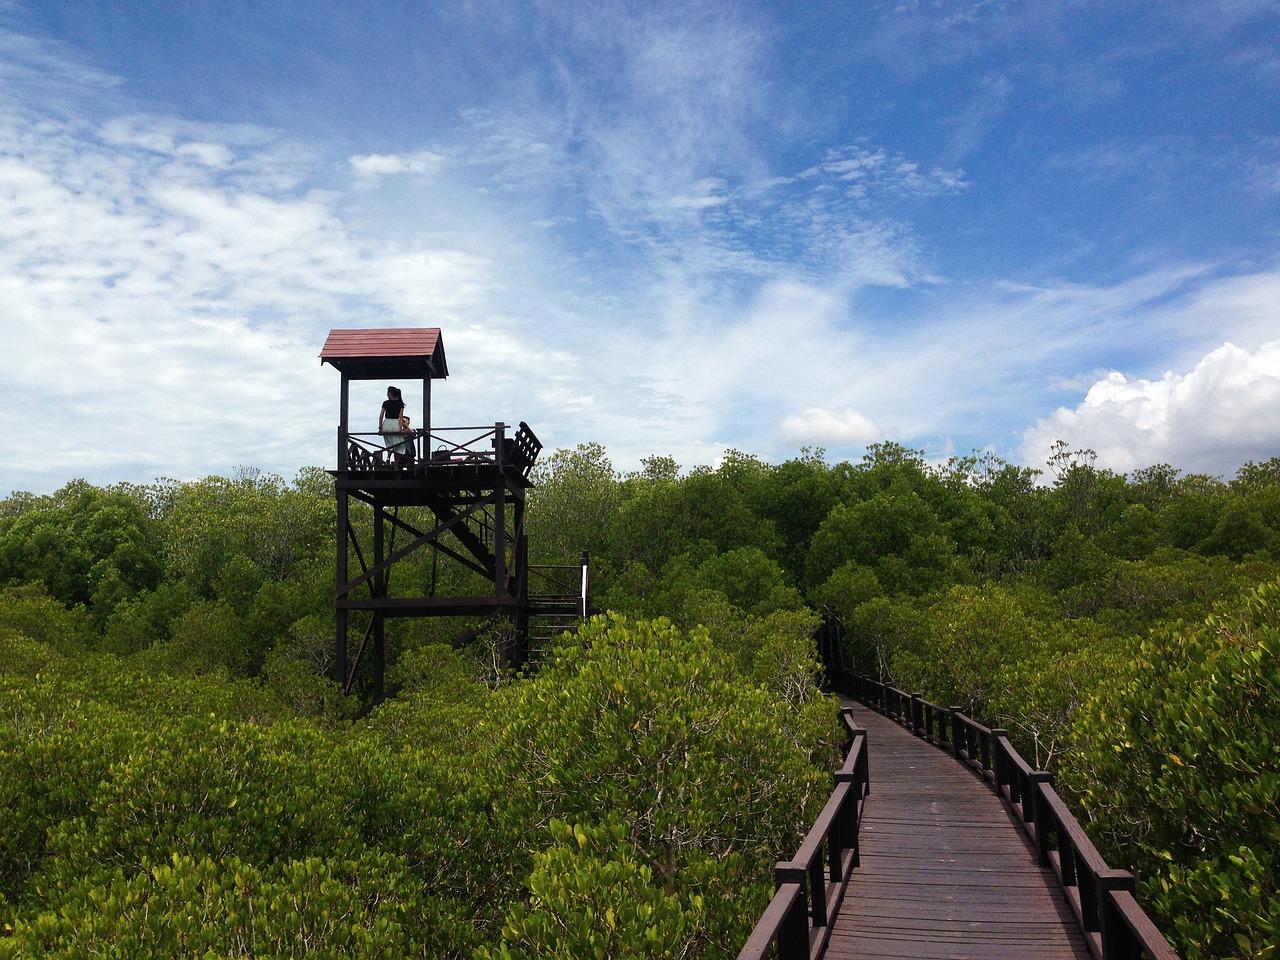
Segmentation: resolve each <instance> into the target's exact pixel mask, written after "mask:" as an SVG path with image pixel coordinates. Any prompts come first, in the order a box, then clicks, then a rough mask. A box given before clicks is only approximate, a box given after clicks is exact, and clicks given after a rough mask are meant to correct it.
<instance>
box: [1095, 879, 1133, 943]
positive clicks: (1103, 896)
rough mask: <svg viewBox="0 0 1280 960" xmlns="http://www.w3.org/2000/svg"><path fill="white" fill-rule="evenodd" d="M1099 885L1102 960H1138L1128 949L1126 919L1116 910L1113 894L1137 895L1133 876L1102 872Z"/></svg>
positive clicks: (1099, 927) (1098, 881)
mask: <svg viewBox="0 0 1280 960" xmlns="http://www.w3.org/2000/svg"><path fill="white" fill-rule="evenodd" d="M1097 883H1098V931H1099V933H1101V934H1102V960H1137V957H1138V954H1136V953H1134V952H1133V951H1131V950H1128V949H1126V947H1128V946H1129V939H1130V938H1129V936H1128V933H1129V931H1128V929H1127V927H1126V926H1125V922H1124V918H1123V917H1121V916H1120V911H1119V910H1118V909H1117V908H1116V901H1115V898H1114V897H1113V896H1112V893H1114V892H1116V891H1119V890H1123V891H1125V892H1127V893H1134V894H1136V893H1137V890H1138V888H1137V885H1136V884H1135V883H1134V880H1133V874H1131V873H1130V872H1129V871H1128V870H1107V871H1105V872H1100V873H1099V874H1098V878H1097Z"/></svg>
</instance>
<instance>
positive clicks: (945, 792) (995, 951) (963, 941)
mask: <svg viewBox="0 0 1280 960" xmlns="http://www.w3.org/2000/svg"><path fill="white" fill-rule="evenodd" d="M846 706H849V707H851V708H852V709H853V711H854V720H855V721H856V723H857V724H858V725H859V726H861V727H863V728H865V729H866V731H867V744H868V747H869V756H870V763H871V793H870V795H869V796H868V797H867V800H866V806H865V808H864V811H863V821H862V832H861V856H862V865H861V867H860V868H859V869H858V870H856V871H855V872H854V875H853V879H852V881H851V883H850V885H849V889H848V892H847V893H846V895H845V898H844V902H843V904H842V906H841V910H840V915H839V917H838V918H837V920H836V922H835V924H834V925H833V926H832V928H831V940H830V943H829V944H828V946H827V953H826V956H827V957H830V958H841V960H843V958H855V957H856V958H859V960H879V958H900V960H907V958H910V960H926V958H937V960H943V958H948V960H949V958H962V957H972V958H975V960H977V958H1033V960H1058V958H1067V957H1072V958H1074V957H1080V958H1087V957H1091V956H1092V955H1091V953H1090V952H1089V949H1088V946H1087V945H1086V942H1085V938H1084V935H1083V934H1082V933H1081V932H1080V929H1079V927H1078V926H1077V924H1076V922H1075V918H1074V917H1073V915H1072V912H1071V909H1070V908H1069V907H1068V906H1067V902H1066V899H1065V898H1064V896H1063V894H1062V892H1061V889H1060V888H1059V886H1058V884H1057V881H1056V879H1055V877H1054V874H1053V872H1052V871H1051V870H1050V869H1049V868H1042V867H1039V866H1037V865H1036V854H1035V850H1034V848H1033V847H1032V845H1031V843H1030V841H1029V840H1028V839H1027V838H1026V836H1025V834H1024V833H1023V832H1022V829H1021V828H1020V827H1019V825H1018V823H1017V821H1016V820H1015V819H1014V817H1013V815H1012V814H1010V813H1009V812H1007V811H1006V809H1005V807H1004V805H1003V804H1002V803H1001V801H1000V798H999V797H997V796H996V794H995V793H994V792H993V791H992V790H991V788H990V787H988V786H987V785H986V784H985V783H983V782H982V781H981V780H979V779H978V778H977V777H976V776H975V775H974V774H973V773H972V772H971V771H970V770H968V769H967V768H965V767H964V766H962V765H961V764H958V763H956V762H955V760H954V759H953V758H952V757H951V756H950V755H948V754H947V753H946V752H944V751H943V750H940V749H939V748H938V747H935V746H933V745H931V744H929V743H927V742H925V741H923V740H920V739H918V738H916V737H915V736H913V735H912V734H911V733H909V732H908V731H907V730H904V729H903V728H902V727H900V726H898V725H897V724H895V723H894V722H893V721H891V720H889V719H887V718H885V717H883V716H881V715H880V714H878V713H876V712H874V711H872V710H869V709H867V708H866V707H863V706H861V705H860V704H856V703H846Z"/></svg>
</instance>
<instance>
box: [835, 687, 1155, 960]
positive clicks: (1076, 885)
mask: <svg viewBox="0 0 1280 960" xmlns="http://www.w3.org/2000/svg"><path fill="white" fill-rule="evenodd" d="M833 680H834V681H835V682H836V683H837V685H838V686H840V687H841V688H842V691H843V692H844V693H846V694H848V695H849V696H851V697H853V698H854V699H855V700H858V701H860V702H862V703H864V704H866V705H867V706H868V707H871V708H872V709H874V710H876V711H878V712H880V713H882V714H884V715H885V716H887V717H889V718H890V719H893V720H895V721H897V722H898V723H900V724H901V725H903V726H905V727H906V728H907V729H909V730H910V731H911V732H912V733H914V734H915V735H916V736H918V737H921V738H923V739H925V740H928V741H930V742H932V743H935V744H938V745H939V746H940V747H943V748H945V749H947V750H949V751H950V752H951V753H952V754H954V755H955V758H956V759H957V760H958V761H960V762H961V763H963V764H965V765H966V766H968V767H970V768H971V769H972V770H973V771H974V772H975V773H977V774H978V775H979V776H980V777H982V778H983V779H984V780H986V781H987V782H988V783H989V784H991V786H992V787H993V788H994V789H995V790H996V791H997V792H998V793H999V794H1000V796H1001V797H1002V798H1003V799H1004V801H1005V802H1006V803H1007V804H1008V805H1009V807H1010V809H1011V810H1012V811H1013V812H1014V813H1015V814H1016V816H1017V819H1018V822H1019V824H1020V825H1021V826H1022V829H1023V830H1024V831H1025V832H1026V834H1027V836H1028V837H1029V838H1030V839H1031V841H1032V843H1033V844H1034V845H1035V848H1036V853H1037V856H1038V858H1039V862H1040V865H1041V866H1048V867H1052V868H1053V872H1054V874H1055V875H1056V876H1057V878H1058V881H1059V882H1060V883H1061V884H1062V889H1063V892H1064V893H1065V894H1066V898H1067V902H1068V903H1069V904H1070V905H1071V910H1072V913H1073V914H1074V916H1075V919H1076V922H1077V923H1078V924H1079V925H1080V929H1081V930H1083V931H1084V933H1085V937H1086V939H1087V941H1088V943H1089V948H1090V950H1091V951H1092V952H1093V954H1094V956H1095V957H1098V958H1100V960H1140V958H1142V957H1147V958H1150V960H1177V957H1178V955H1177V953H1176V952H1175V951H1174V949H1173V947H1172V946H1170V944H1169V941H1168V940H1167V939H1165V936H1164V934H1162V933H1161V932H1160V931H1159V929H1158V928H1157V927H1156V925H1155V924H1154V923H1153V922H1152V921H1151V918H1150V917H1149V916H1148V915H1147V913H1146V911H1145V910H1143V909H1142V907H1141V906H1140V905H1139V904H1138V901H1137V898H1136V896H1135V893H1136V887H1135V884H1134V879H1133V875H1132V874H1131V873H1129V872H1128V871H1127V870H1115V869H1112V868H1111V867H1109V866H1107V863H1106V861H1105V860H1103V859H1102V855H1101V854H1100V853H1099V852H1098V850H1097V848H1096V847H1095V846H1094V845H1093V841H1091V840H1090V839H1089V838H1088V836H1087V835H1086V834H1085V832H1084V828H1082V827H1081V826H1080V824H1079V822H1078V821H1077V820H1076V818H1075V817H1074V816H1073V815H1072V813H1071V811H1070V810H1068V809H1067V806H1066V804H1065V803H1064V802H1063V800H1062V797H1061V796H1060V795H1059V794H1058V792H1057V790H1055V789H1054V786H1053V775H1052V774H1050V773H1048V772H1046V771H1043V770H1033V769H1032V768H1031V766H1030V765H1029V764H1028V763H1027V762H1026V761H1025V760H1024V759H1023V758H1022V756H1021V755H1020V754H1019V753H1018V751H1017V750H1015V749H1014V747H1013V745H1012V744H1011V743H1010V742H1009V735H1008V733H1007V732H1006V731H1005V730H1001V729H991V728H989V727H985V726H983V725H982V724H980V723H978V722H977V721H975V720H973V719H971V718H969V717H967V716H965V715H964V713H963V712H962V711H961V710H960V708H958V707H940V706H937V705H936V704H933V703H930V702H929V701H927V700H925V699H923V698H922V697H921V696H920V694H918V693H905V692H904V691H902V690H899V689H897V688H896V687H892V686H889V685H887V684H884V683H880V682H879V681H876V680H872V679H871V678H869V677H863V676H859V675H857V674H851V673H843V674H842V675H841V676H839V677H836V678H833Z"/></svg>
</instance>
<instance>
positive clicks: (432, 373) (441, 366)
mask: <svg viewBox="0 0 1280 960" xmlns="http://www.w3.org/2000/svg"><path fill="white" fill-rule="evenodd" d="M320 362H321V363H331V364H333V365H334V366H335V367H337V368H338V369H339V370H340V371H342V373H343V374H345V375H346V376H348V377H350V378H351V379H352V380H409V379H414V380H416V379H422V380H428V379H430V380H443V379H444V378H445V377H447V376H448V375H449V367H448V365H447V364H446V362H445V358H444V341H443V340H442V339H441V338H440V328H439V327H383V328H377V329H364V330H330V331H329V337H328V339H327V340H325V342H324V347H323V348H322V349H321V350H320Z"/></svg>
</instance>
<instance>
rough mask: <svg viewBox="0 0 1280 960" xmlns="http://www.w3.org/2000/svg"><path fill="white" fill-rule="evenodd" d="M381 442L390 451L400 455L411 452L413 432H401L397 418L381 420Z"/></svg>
mask: <svg viewBox="0 0 1280 960" xmlns="http://www.w3.org/2000/svg"><path fill="white" fill-rule="evenodd" d="M382 442H383V443H384V444H386V447H387V449H388V450H390V451H391V452H392V453H395V454H399V455H401V456H405V455H407V454H411V453H413V434H412V433H404V432H402V431H401V429H400V421H399V420H383V421H382Z"/></svg>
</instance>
